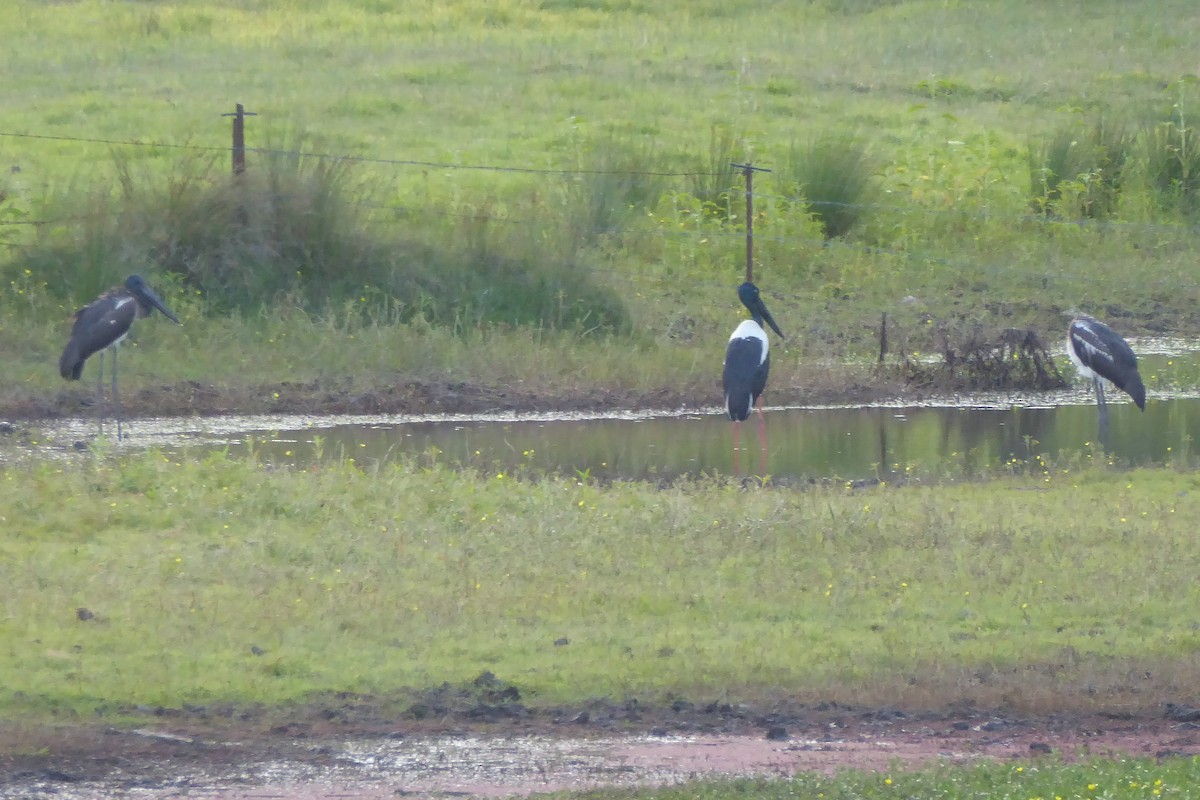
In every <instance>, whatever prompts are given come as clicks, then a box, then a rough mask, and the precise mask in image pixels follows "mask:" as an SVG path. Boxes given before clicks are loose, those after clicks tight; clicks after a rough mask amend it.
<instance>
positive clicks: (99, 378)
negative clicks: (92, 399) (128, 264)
mask: <svg viewBox="0 0 1200 800" xmlns="http://www.w3.org/2000/svg"><path fill="white" fill-rule="evenodd" d="M156 308H157V309H158V310H159V311H161V312H162V313H163V315H164V316H166V317H167V319H169V320H171V321H172V322H174V323H175V324H177V325H182V324H183V323H181V322H180V321H179V318H178V317H176V316H175V315H174V314H172V313H171V312H170V310H169V309H168V308H167V307H166V306H165V305H164V304H163V301H162V300H161V299H159V296H158V295H157V294H155V293H154V290H153V289H151V288H150V287H149V286H148V285H147V284H146V281H145V280H144V279H143V278H142V276H141V275H130V276H129V277H128V278H126V279H125V283H123V284H121V285H120V286H114V287H113V288H111V289H109V290H108V291H107V292H105V293H104V294H102V295H100V296H99V297H97V298H96V299H95V300H93V301H92V302H90V303H88V304H87V305H86V306H84V307H83V308H81V309H79V310H78V311H76V312H75V325H74V326H73V327H72V328H71V340H70V341H69V342H67V347H66V349H65V350H63V353H62V356H61V357H60V358H59V359H58V371H59V372H60V373H61V374H62V376H63V377H64V378H66V379H67V380H69V381H77V380H79V378H80V376H82V375H83V365H84V362H86V361H87V360H88V358H89V357H91V356H92V355H93V354H95V353H99V354H100V363H99V365H98V368H97V370H96V393H97V401H98V402H101V403H102V402H103V399H104V351H105V350H111V352H112V396H113V404H114V405H117V404H118V403H119V396H118V394H117V346H118V345H119V344H120V343H121V340H122V339H124V338H125V336H126V335H127V334H128V333H129V329H130V328H132V327H133V321H134V320H135V319H137V318H138V317H147V316H149V315H150V313H151V312H152V311H154V309H156ZM117 438H118V439H120V438H121V419H120V417H119V416H118V417H117Z"/></svg>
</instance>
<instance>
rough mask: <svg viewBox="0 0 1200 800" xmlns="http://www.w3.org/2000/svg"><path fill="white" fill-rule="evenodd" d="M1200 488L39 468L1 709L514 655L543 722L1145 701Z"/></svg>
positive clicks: (202, 698)
mask: <svg viewBox="0 0 1200 800" xmlns="http://www.w3.org/2000/svg"><path fill="white" fill-rule="evenodd" d="M1198 480H1200V479H1197V478H1196V477H1195V476H1194V475H1192V474H1189V473H1178V472H1174V471H1169V470H1139V471H1134V472H1110V471H1106V470H1101V469H1092V470H1087V471H1084V472H1082V473H1078V474H1077V473H1076V472H1075V471H1073V470H1071V469H1070V468H1067V467H1061V468H1051V469H1050V470H1049V471H1048V472H1047V474H1038V475H1036V476H1032V477H1029V478H1020V477H1014V478H1001V479H997V480H995V481H992V482H987V483H971V484H963V485H947V486H928V487H922V486H913V487H909V488H904V489H888V488H884V489H879V490H872V491H851V490H849V489H843V488H814V489H812V490H808V491H799V492H797V491H795V490H772V489H767V490H762V491H752V492H746V491H743V490H740V489H739V485H738V484H736V483H733V482H728V483H727V482H725V481H723V480H719V479H711V480H699V481H681V482H679V483H678V484H675V485H673V486H669V487H655V486H651V485H646V484H638V483H633V484H613V485H610V486H599V485H593V484H589V483H581V482H578V481H575V480H571V479H563V478H554V477H551V476H544V475H524V476H522V475H512V474H504V473H500V472H494V471H491V470H488V469H486V468H483V467H481V468H480V469H479V470H478V471H472V470H470V469H468V470H467V471H465V472H460V471H454V470H451V469H448V468H445V467H442V466H438V465H436V464H432V463H431V464H426V465H421V464H416V463H409V464H403V465H397V466H383V467H379V468H368V469H366V470H360V469H358V468H356V467H354V466H353V465H352V464H351V463H348V462H343V463H336V462H335V463H333V464H331V465H330V464H321V465H318V464H314V465H313V466H312V468H311V469H307V470H304V469H300V470H288V469H282V470H281V469H273V468H269V467H267V466H264V465H260V464H258V463H256V462H255V461H253V460H232V459H228V458H225V457H222V456H220V455H219V454H218V455H214V456H210V457H206V458H204V459H201V460H194V459H187V458H185V459H183V460H181V461H176V460H173V459H168V458H165V457H163V456H161V455H158V454H155V453H147V454H143V455H135V456H129V457H124V458H121V459H117V460H109V459H104V458H98V459H96V460H94V461H82V462H75V463H56V464H49V463H43V464H36V465H30V466H10V467H7V468H5V469H4V471H3V473H2V477H0V508H3V509H4V512H3V517H4V520H3V524H4V528H5V530H6V531H8V533H7V534H6V536H5V537H4V540H3V542H2V543H0V548H2V550H3V558H2V559H0V564H3V565H5V566H3V567H0V579H2V580H3V581H4V583H5V585H6V591H5V593H4V596H3V598H2V599H0V620H2V621H3V624H2V625H0V667H2V668H3V669H4V672H5V674H7V675H9V676H10V678H9V680H8V681H7V682H6V685H5V687H4V692H3V694H0V715H3V716H7V715H11V714H13V713H18V712H28V713H32V714H33V715H35V716H40V715H45V714H47V713H69V714H72V715H73V714H81V715H88V714H92V713H93V712H94V711H96V710H100V711H101V712H108V713H115V712H116V711H117V710H119V709H121V708H124V707H128V706H131V705H137V704H142V705H164V706H168V707H179V706H180V705H182V704H185V703H206V702H215V701H221V702H228V703H234V704H251V703H266V704H275V703H285V704H286V703H289V702H298V701H301V700H303V699H305V698H308V697H311V696H314V695H316V694H319V693H326V692H337V691H352V692H366V693H371V694H374V695H376V696H379V697H381V698H385V699H389V698H390V699H395V700H396V701H397V702H403V699H404V698H405V697H406V696H408V695H407V694H406V693H407V692H409V691H412V690H421V689H425V688H429V687H432V686H436V685H440V684H441V683H442V682H443V681H450V682H452V683H455V682H458V681H468V680H470V679H471V678H473V677H474V676H476V675H478V674H479V673H481V672H482V671H484V670H491V671H492V672H494V673H495V674H496V675H498V676H499V677H500V678H501V679H503V680H506V681H510V682H512V683H513V684H515V685H517V686H519V687H520V689H521V691H522V694H523V698H524V700H525V701H526V702H529V703H532V704H535V705H538V704H553V703H572V702H577V703H581V702H584V701H586V700H587V699H588V698H591V697H597V696H607V697H613V698H616V699H623V698H625V697H628V696H636V697H639V698H641V699H642V700H643V701H645V702H656V701H658V702H662V701H666V700H667V699H668V698H670V697H687V698H692V699H694V700H711V699H722V700H736V701H739V702H751V703H753V702H761V701H767V700H781V699H786V700H793V701H801V702H803V701H818V700H838V701H843V702H855V703H880V704H887V705H892V706H900V707H912V708H928V707H935V708H936V707H941V706H943V705H945V704H946V703H948V702H955V701H971V702H975V703H977V704H979V705H980V706H983V707H999V706H1003V707H1008V708H1013V709H1025V710H1038V711H1043V712H1044V711H1049V710H1053V709H1056V708H1092V707H1103V708H1105V709H1109V710H1114V711H1116V710H1129V711H1142V710H1145V709H1148V708H1153V707H1155V705H1156V704H1158V703H1161V702H1164V701H1165V700H1167V699H1170V698H1175V697H1178V693H1179V692H1186V691H1188V689H1187V687H1189V686H1191V685H1194V681H1195V679H1196V678H1197V677H1198V676H1197V675H1196V672H1195V653H1196V651H1197V649H1198V648H1200V639H1198V638H1197V634H1196V629H1195V628H1196V625H1195V623H1196V616H1195V609H1196V607H1197V605H1196V604H1197V600H1198V598H1197V590H1196V589H1195V588H1194V581H1192V580H1191V577H1190V576H1191V573H1190V572H1189V570H1190V569H1191V563H1192V560H1191V559H1190V556H1189V554H1190V552H1191V545H1192V540H1193V538H1194V525H1193V524H1192V522H1191V520H1193V519H1194V518H1195V515H1196V511H1197V510H1196V508H1195V500H1194V499H1193V498H1195V497H1197V496H1200V495H1198V494H1197V492H1196V488H1197V485H1198ZM1047 520H1054V522H1053V524H1048V523H1047ZM1151 576H1152V577H1151ZM77 608H86V609H88V610H90V611H91V612H93V613H94V614H95V615H96V619H95V620H89V621H80V620H78V619H77V618H76V609H77ZM562 637H566V638H568V639H569V640H570V645H569V646H566V647H556V646H555V645H554V642H555V640H557V639H560V638H562ZM252 648H260V649H261V650H262V651H263V654H262V655H255V654H254V653H253V652H252Z"/></svg>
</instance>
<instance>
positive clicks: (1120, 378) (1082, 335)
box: [1068, 318, 1146, 410]
mask: <svg viewBox="0 0 1200 800" xmlns="http://www.w3.org/2000/svg"><path fill="white" fill-rule="evenodd" d="M1068 336H1069V339H1070V343H1069V344H1070V347H1071V350H1072V351H1074V353H1075V357H1076V358H1078V359H1079V363H1081V364H1083V366H1085V367H1087V368H1088V369H1090V370H1092V372H1095V373H1096V374H1097V375H1099V376H1100V377H1102V378H1107V379H1108V380H1110V381H1112V383H1113V385H1115V386H1116V387H1117V388H1118V389H1120V390H1122V391H1123V392H1126V393H1128V394H1129V396H1130V397H1132V398H1133V402H1135V403H1137V406H1138V408H1141V409H1143V410H1144V409H1145V408H1146V387H1145V385H1144V384H1143V383H1142V376H1141V375H1140V374H1139V373H1138V367H1137V356H1136V355H1134V353H1133V348H1132V347H1130V346H1129V342H1127V341H1125V339H1124V338H1123V337H1122V336H1121V334H1119V333H1117V332H1116V331H1114V330H1113V329H1112V328H1110V327H1108V326H1107V325H1105V324H1104V323H1103V322H1100V321H1099V320H1095V319H1088V318H1081V319H1077V320H1075V321H1073V322H1072V323H1071V328H1070V330H1069V332H1068Z"/></svg>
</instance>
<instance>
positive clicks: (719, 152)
mask: <svg viewBox="0 0 1200 800" xmlns="http://www.w3.org/2000/svg"><path fill="white" fill-rule="evenodd" d="M741 158H742V156H741V152H740V148H739V146H738V139H737V137H736V136H734V134H733V131H732V130H730V129H729V128H728V127H726V126H724V125H714V126H713V127H712V130H711V132H710V135H709V142H708V152H707V153H705V154H704V155H703V156H701V157H700V158H698V159H696V160H695V161H694V162H693V164H694V166H693V168H692V169H693V171H692V172H691V173H690V174H689V175H688V184H689V186H690V188H691V194H692V196H693V197H694V198H695V199H696V200H697V201H698V202H699V204H700V209H701V211H702V213H703V214H704V215H705V216H708V217H712V218H714V219H717V220H720V221H721V222H726V223H727V222H731V221H733V220H735V219H737V218H738V216H739V215H740V214H741V205H740V204H739V203H737V202H736V199H735V196H736V192H734V188H735V186H736V185H737V182H738V179H737V168H736V167H734V166H733V164H734V162H736V161H740V160H741Z"/></svg>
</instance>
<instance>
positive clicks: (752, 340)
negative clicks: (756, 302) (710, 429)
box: [725, 319, 771, 422]
mask: <svg viewBox="0 0 1200 800" xmlns="http://www.w3.org/2000/svg"><path fill="white" fill-rule="evenodd" d="M770 358H771V343H770V341H769V340H768V339H767V332H766V331H764V330H763V327H762V325H759V324H758V323H757V322H755V321H754V320H752V319H748V320H744V321H743V322H742V323H741V324H740V325H738V326H737V327H736V328H735V329H734V331H733V335H731V336H730V337H729V345H728V346H727V347H726V348H725V409H726V411H728V412H729V418H730V419H732V420H733V421H734V422H741V421H743V420H745V419H746V418H747V417H749V416H750V411H751V409H752V408H753V407H754V403H755V402H756V401H757V400H758V398H759V397H760V396H761V395H762V392H763V389H765V388H766V386H767V374H768V372H769V371H770V368H771V362H770Z"/></svg>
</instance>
